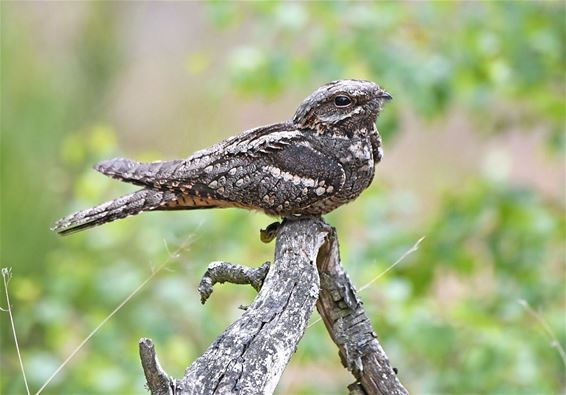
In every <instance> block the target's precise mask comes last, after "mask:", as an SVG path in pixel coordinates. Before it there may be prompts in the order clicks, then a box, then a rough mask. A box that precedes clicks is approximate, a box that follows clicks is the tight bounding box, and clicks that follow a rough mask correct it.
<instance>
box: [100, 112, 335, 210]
mask: <svg viewBox="0 0 566 395" xmlns="http://www.w3.org/2000/svg"><path fill="white" fill-rule="evenodd" d="M305 133H308V132H305V131H301V130H297V129H295V128H294V127H293V125H292V124H290V123H283V124H275V125H269V126H265V127H260V128H256V129H252V130H249V131H247V132H244V133H242V134H240V135H237V136H234V137H230V138H228V139H226V140H224V141H222V142H220V143H218V144H216V145H214V146H212V147H210V148H209V149H206V150H202V151H198V152H196V153H195V154H193V155H192V156H190V157H189V158H187V159H185V160H175V161H165V162H161V161H160V162H151V163H139V162H135V161H131V160H129V159H122V158H118V159H113V160H110V161H105V162H101V163H99V164H98V165H97V166H95V169H96V170H98V171H100V172H101V173H103V174H106V175H108V176H111V177H114V178H117V179H120V180H122V181H126V182H131V183H134V184H138V185H144V186H146V187H147V186H149V187H152V188H156V189H162V190H169V191H172V192H176V193H178V194H179V196H191V197H197V198H199V199H205V200H210V199H213V200H214V201H215V202H217V205H216V206H217V207H218V204H219V203H218V202H224V203H225V205H224V207H226V206H240V207H246V208H258V209H265V210H272V211H281V210H282V209H285V208H287V207H307V206H309V205H311V204H312V203H314V202H316V201H318V200H322V199H324V198H325V197H327V196H330V195H331V194H333V193H335V192H336V191H338V190H339V189H340V188H341V187H342V185H343V183H344V179H345V174H344V170H343V169H342V166H341V165H340V163H338V162H337V161H336V160H334V159H332V158H331V157H329V156H328V155H325V154H324V153H322V152H320V151H318V150H317V149H315V148H313V147H312V146H311V145H310V143H309V142H308V141H307V140H306V139H305ZM193 200H194V199H191V201H190V205H191V206H194V205H195V204H194V202H193ZM185 204H187V205H189V203H185V199H181V198H179V199H178V200H177V201H175V202H171V204H170V206H171V207H170V208H171V209H173V208H180V206H184V205H185ZM167 207H169V206H167ZM164 208H166V207H164Z"/></svg>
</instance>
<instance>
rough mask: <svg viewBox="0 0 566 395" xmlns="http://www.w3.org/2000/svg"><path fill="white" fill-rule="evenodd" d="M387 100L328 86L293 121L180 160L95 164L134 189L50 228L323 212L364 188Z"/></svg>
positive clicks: (358, 87) (347, 86)
mask: <svg viewBox="0 0 566 395" xmlns="http://www.w3.org/2000/svg"><path fill="white" fill-rule="evenodd" d="M391 99H392V96H391V95H390V94H389V93H388V92H387V91H385V90H384V89H382V88H380V86H379V85H377V84H376V83H374V82H372V81H364V80H353V79H347V80H337V81H332V82H329V83H327V84H325V85H323V86H321V87H319V88H318V89H316V90H315V91H314V92H313V93H312V94H311V95H309V96H308V97H307V98H306V99H305V100H304V101H303V102H302V103H301V104H300V106H299V107H298V108H297V110H296V112H295V114H294V116H293V118H292V119H290V120H288V121H285V122H280V123H274V124H271V125H267V126H260V127H257V128H253V129H250V130H247V131H244V132H242V133H240V134H238V135H235V136H232V137H229V138H227V139H225V140H223V141H221V142H219V143H217V144H215V145H213V146H211V147H210V148H207V149H203V150H200V151H197V152H195V153H194V154H192V155H191V156H189V157H188V158H186V159H178V160H168V161H155V162H145V163H143V162H138V161H135V160H131V159H125V158H115V159H111V160H105V161H102V162H100V163H98V164H96V165H95V166H94V169H95V170H97V171H99V172H100V173H102V174H104V175H106V176H109V177H112V178H115V179H117V180H120V181H123V182H126V183H131V184H134V185H136V186H139V187H141V188H140V189H139V190H137V191H135V192H132V193H129V194H127V195H124V196H122V197H119V198H117V199H114V200H111V201H108V202H106V203H102V204H100V205H98V206H96V207H93V208H89V209H86V210H82V211H79V212H76V213H74V214H71V215H69V216H67V217H64V218H62V219H60V220H58V221H57V222H56V223H55V225H54V226H53V228H52V230H53V231H55V232H57V233H59V234H62V235H66V234H70V233H74V232H77V231H80V230H84V229H87V228H91V227H94V226H98V225H102V224H104V223H107V222H111V221H115V220H118V219H122V218H126V217H128V216H132V215H136V214H139V213H141V212H146V211H161V210H165V211H169V210H193V209H208V208H228V207H236V208H243V209H248V210H255V211H260V212H264V213H265V214H267V215H269V216H274V217H281V218H293V217H300V216H320V215H324V214H327V213H329V212H331V211H332V210H334V209H336V208H338V207H340V206H342V205H344V204H346V203H349V202H351V201H353V200H354V199H356V198H357V197H358V196H359V195H360V194H361V192H362V191H363V190H365V189H366V188H367V187H368V186H369V185H370V184H371V182H372V180H373V177H374V173H375V166H376V165H377V164H378V163H379V162H380V161H381V159H382V157H383V148H382V142H381V137H380V134H379V132H378V130H377V128H376V121H377V118H378V115H379V114H380V112H381V111H382V109H383V106H384V103H385V102H387V101H389V100H391Z"/></svg>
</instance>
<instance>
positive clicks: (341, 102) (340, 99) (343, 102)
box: [334, 95, 352, 107]
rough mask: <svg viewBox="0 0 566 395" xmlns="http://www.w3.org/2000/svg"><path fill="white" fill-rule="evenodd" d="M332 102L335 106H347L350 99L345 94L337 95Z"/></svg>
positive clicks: (350, 101) (350, 102)
mask: <svg viewBox="0 0 566 395" xmlns="http://www.w3.org/2000/svg"><path fill="white" fill-rule="evenodd" d="M334 104H335V105H336V107H348V106H349V105H350V104H352V99H350V98H349V97H348V96H346V95H338V96H336V97H335V98H334Z"/></svg>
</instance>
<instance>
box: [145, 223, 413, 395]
mask: <svg viewBox="0 0 566 395" xmlns="http://www.w3.org/2000/svg"><path fill="white" fill-rule="evenodd" d="M273 232H274V233H275V232H276V236H277V243H276V246H275V261H274V263H273V264H272V265H271V268H269V267H268V265H267V264H264V265H263V266H262V267H260V268H257V269H250V268H247V267H245V266H241V265H233V264H230V263H227V262H217V263H213V264H211V266H209V269H208V270H207V272H206V274H205V275H204V276H203V279H202V281H201V285H200V286H199V292H200V293H201V298H202V300H203V303H204V301H205V300H206V299H207V298H208V297H209V296H210V294H211V293H212V286H213V285H214V284H215V283H217V282H234V283H237V284H250V285H252V286H254V288H256V289H259V288H260V287H261V289H260V291H259V294H258V295H257V297H256V298H255V300H254V302H253V303H252V304H251V306H250V307H249V308H248V309H247V310H246V311H245V312H244V314H243V315H242V316H241V317H240V318H239V319H238V320H237V321H236V322H234V323H233V324H232V325H230V326H229V327H228V328H227V329H226V330H225V331H224V333H222V334H221V335H220V336H219V337H218V338H217V339H216V340H215V341H214V343H212V345H211V346H210V347H209V348H208V349H207V350H206V351H205V353H204V354H203V355H202V356H200V357H199V358H198V359H197V360H196V361H194V362H193V363H192V364H191V365H190V366H189V367H188V369H187V370H186V371H185V376H184V377H183V378H181V379H179V380H175V379H173V378H170V377H169V376H168V375H167V374H166V373H165V372H164V371H163V370H162V369H161V367H160V366H159V362H158V361H157V356H156V354H155V350H154V348H153V344H152V342H151V340H149V339H142V341H140V356H141V360H142V366H143V369H144V373H145V376H146V380H147V386H148V388H149V389H150V391H151V393H152V394H158V395H165V394H167V395H168V394H236V393H237V394H271V393H273V391H274V389H275V387H276V385H277V383H278V381H279V378H280V377H281V374H282V373H283V370H284V369H285V367H286V366H287V363H288V362H289V359H290V358H291V355H292V354H293V353H294V351H295V349H296V347H297V344H298V342H299V340H300V339H301V337H302V336H303V333H304V331H305V329H306V326H307V323H308V320H309V317H310V316H311V314H312V311H313V309H314V306H315V304H316V306H317V308H318V310H319V312H320V314H321V316H322V318H323V320H324V322H325V325H326V328H327V329H328V331H329V333H330V335H331V337H332V340H333V341H334V342H335V343H336V345H337V346H338V348H339V353H340V357H341V359H342V363H343V364H344V366H345V367H347V368H348V369H349V370H350V371H351V372H352V374H353V375H354V377H355V378H356V382H355V383H354V384H352V385H350V386H349V389H350V393H351V394H383V395H384V394H406V393H407V391H406V390H405V388H404V387H403V386H402V385H401V384H400V382H399V380H398V379H397V377H396V375H395V373H394V371H393V369H392V368H391V365H390V364H389V361H388V359H387V356H386V355H385V352H384V351H383V349H382V348H381V346H380V344H379V342H378V340H377V335H376V334H375V332H374V331H373V329H372V327H371V323H370V321H369V320H368V318H367V316H366V315H365V312H364V310H363V308H362V304H361V302H360V301H359V299H358V298H357V296H356V293H355V290H354V288H353V286H352V284H351V283H350V280H349V279H348V276H347V275H346V273H345V272H344V270H343V269H342V267H341V265H340V256H339V251H338V241H337V238H336V232H335V230H334V229H333V228H332V227H330V226H329V225H327V224H326V223H325V222H324V221H323V220H322V219H321V218H302V219H297V220H292V221H290V220H286V221H284V222H283V224H281V225H280V226H278V227H274V229H273ZM262 237H263V238H264V239H266V237H265V235H263V234H262ZM266 273H267V275H266ZM319 273H320V277H319ZM262 284H263V285H262Z"/></svg>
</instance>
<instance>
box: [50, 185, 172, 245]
mask: <svg viewBox="0 0 566 395" xmlns="http://www.w3.org/2000/svg"><path fill="white" fill-rule="evenodd" d="M174 199H176V195H175V194H174V193H173V192H169V191H156V190H152V189H141V190H139V191H137V192H133V193H130V194H128V195H124V196H122V197H120V198H118V199H115V200H111V201H109V202H106V203H102V204H100V205H98V206H96V207H93V208H89V209H86V210H82V211H79V212H77V213H75V214H71V215H69V216H67V217H65V218H62V219H60V220H59V221H57V222H56V223H55V225H54V226H53V228H51V230H53V231H55V232H57V233H59V234H61V235H67V234H70V233H74V232H78V231H80V230H84V229H88V228H91V227H94V226H98V225H102V224H105V223H107V222H111V221H115V220H117V219H121V218H126V217H129V216H130V215H136V214H139V213H141V212H142V211H148V210H155V209H157V208H159V207H160V206H162V205H164V204H166V203H167V202H169V201H171V200H174Z"/></svg>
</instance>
